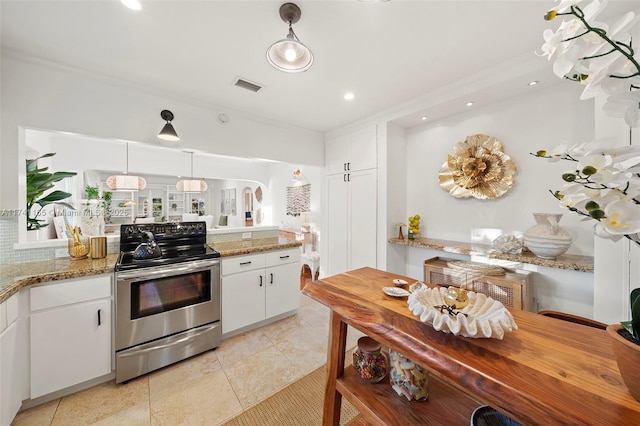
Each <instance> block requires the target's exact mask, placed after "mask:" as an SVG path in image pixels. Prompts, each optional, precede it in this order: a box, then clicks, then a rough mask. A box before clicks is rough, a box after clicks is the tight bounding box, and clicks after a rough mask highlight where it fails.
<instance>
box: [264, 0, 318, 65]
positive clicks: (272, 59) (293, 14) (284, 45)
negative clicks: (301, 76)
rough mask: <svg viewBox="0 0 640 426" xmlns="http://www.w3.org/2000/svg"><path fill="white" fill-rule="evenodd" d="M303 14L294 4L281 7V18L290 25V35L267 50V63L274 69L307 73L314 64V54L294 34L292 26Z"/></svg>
mask: <svg viewBox="0 0 640 426" xmlns="http://www.w3.org/2000/svg"><path fill="white" fill-rule="evenodd" d="M301 15H302V12H301V11H300V8H299V7H298V6H297V5H295V4H294V3H285V4H283V5H282V6H280V18H282V20H283V21H284V22H286V23H288V24H289V34H287V36H286V37H285V38H283V39H282V40H278V41H276V42H275V43H273V44H272V45H271V46H269V49H267V61H268V62H269V64H271V66H272V67H274V68H275V69H278V70H280V71H284V72H291V73H294V72H302V71H306V70H308V69H309V68H310V67H311V64H313V53H311V50H309V48H308V47H307V46H305V45H304V44H302V42H301V41H300V39H299V38H298V36H297V35H296V33H294V32H293V28H292V27H291V25H292V24H295V23H296V22H298V21H299V20H300V16H301Z"/></svg>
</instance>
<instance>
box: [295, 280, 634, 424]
mask: <svg viewBox="0 0 640 426" xmlns="http://www.w3.org/2000/svg"><path fill="white" fill-rule="evenodd" d="M394 279H403V280H405V281H407V282H408V283H409V284H413V283H415V282H416V279H412V278H410V277H406V276H402V275H398V274H394V273H389V272H385V271H381V270H377V269H373V268H361V269H357V270H353V271H349V272H346V273H343V274H339V275H334V276H330V277H327V278H322V279H321V280H317V281H309V282H307V284H306V286H305V287H304V289H303V293H304V294H306V295H307V296H309V297H311V298H312V299H314V300H316V301H318V302H320V303H322V304H324V305H325V306H327V307H329V309H330V310H331V314H330V325H329V347H328V359H327V378H326V386H325V399H324V413H323V424H324V425H337V424H339V420H340V407H341V402H342V397H345V398H347V399H348V400H349V402H351V403H352V404H354V405H355V406H356V408H358V410H359V411H360V412H361V414H362V415H363V416H364V417H365V419H366V420H367V421H368V422H369V423H371V424H378V425H414V424H434V425H437V424H443V425H444V424H446V425H455V424H460V425H463V424H464V425H468V424H469V419H470V417H471V413H472V412H473V410H474V409H475V408H477V407H478V406H480V405H485V404H486V405H490V406H491V407H493V408H495V409H496V410H498V411H500V412H501V413H503V414H505V415H507V416H509V417H511V418H512V419H514V420H516V421H518V422H520V423H522V424H527V425H529V424H544V425H552V424H562V425H568V424H585V425H598V426H602V425H640V402H638V401H636V400H635V399H634V398H633V397H632V396H631V394H630V393H629V392H628V390H627V388H626V387H625V385H624V383H623V381H622V378H621V377H620V372H619V371H618V367H617V365H616V361H615V359H614V356H613V350H612V345H611V341H610V338H609V336H608V335H607V333H606V332H605V331H604V330H599V329H596V328H592V327H587V326H584V325H580V324H574V323H570V322H566V321H562V320H558V319H555V318H550V317H546V316H542V315H538V314H535V313H532V312H526V311H520V310H515V309H510V312H511V314H512V315H513V318H514V319H515V322H516V324H517V329H515V330H513V331H511V332H506V333H505V335H504V338H503V339H501V340H500V339H496V338H469V337H462V336H456V335H453V334H451V333H446V332H443V331H436V330H435V329H434V328H433V327H432V325H431V324H429V323H425V322H422V321H420V319H419V318H418V317H417V316H415V315H414V314H413V313H412V312H411V311H410V310H409V307H408V304H407V297H391V296H388V295H387V294H385V293H384V292H383V291H382V288H383V287H393V286H394V284H393V280H394ZM347 325H350V326H352V327H354V328H356V329H358V330H360V331H361V332H363V333H365V334H366V335H368V336H370V337H371V338H373V339H375V340H376V341H378V342H379V343H380V344H382V345H383V346H385V347H387V348H390V349H393V350H395V351H398V352H400V353H401V354H402V355H404V356H405V357H408V358H410V359H411V360H413V361H414V362H415V363H417V364H418V365H420V366H422V367H424V368H425V369H426V370H427V371H428V372H429V373H430V382H429V399H428V400H427V401H424V402H416V401H407V400H406V399H403V398H402V397H400V396H398V395H397V394H396V393H395V392H394V391H393V390H392V389H391V386H390V384H389V381H388V379H387V380H386V381H382V382H380V383H377V384H370V383H365V382H364V381H362V380H360V379H359V377H358V376H357V374H356V373H355V371H354V369H353V367H347V368H345V351H346V349H347V348H346V336H347V330H348V328H347ZM638 368H640V366H638Z"/></svg>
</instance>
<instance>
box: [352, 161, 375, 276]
mask: <svg viewBox="0 0 640 426" xmlns="http://www.w3.org/2000/svg"><path fill="white" fill-rule="evenodd" d="M349 177H350V179H349V196H348V205H349V212H348V216H349V232H348V235H349V269H358V268H362V267H364V266H370V267H372V268H375V267H376V223H377V205H378V201H377V173H376V170H375V169H369V170H363V171H360V172H354V173H350V176H349Z"/></svg>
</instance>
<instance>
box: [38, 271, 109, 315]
mask: <svg viewBox="0 0 640 426" xmlns="http://www.w3.org/2000/svg"><path fill="white" fill-rule="evenodd" d="M29 290H30V292H29V295H30V299H31V311H38V310H42V309H49V308H55V307H58V306H64V305H70V304H73V303H79V302H86V301H89V300H96V299H102V298H105V297H111V276H110V275H99V276H94V277H88V278H81V279H77V280H64V281H59V282H56V283H52V284H44V285H41V286H38V287H31V288H30V289H29Z"/></svg>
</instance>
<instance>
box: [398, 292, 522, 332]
mask: <svg viewBox="0 0 640 426" xmlns="http://www.w3.org/2000/svg"><path fill="white" fill-rule="evenodd" d="M446 291H447V288H446V287H436V288H429V287H426V286H423V287H421V288H417V289H415V290H413V292H412V293H411V295H410V296H409V299H408V301H407V303H408V304H409V310H411V312H412V313H413V314H414V315H416V316H418V317H419V318H420V321H422V322H426V323H430V324H431V325H432V326H433V328H434V329H436V330H437V331H444V332H445V333H452V334H455V335H460V336H465V337H474V338H493V339H499V340H501V339H502V338H503V337H504V334H505V332H507V331H513V330H517V329H518V325H517V324H516V322H515V320H514V319H513V316H512V315H511V312H509V310H508V309H507V308H505V307H504V305H503V304H502V303H500V302H499V301H497V300H494V299H492V298H490V297H488V296H487V295H485V294H482V293H476V292H473V291H467V296H468V297H469V303H468V305H467V306H465V307H464V308H462V309H460V310H457V311H455V314H454V315H452V314H450V313H448V312H447V311H446V310H442V309H440V308H439V306H442V305H444V304H445V302H444V295H445V293H446Z"/></svg>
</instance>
